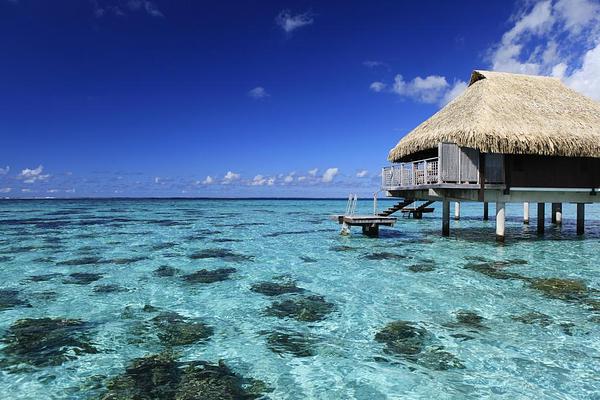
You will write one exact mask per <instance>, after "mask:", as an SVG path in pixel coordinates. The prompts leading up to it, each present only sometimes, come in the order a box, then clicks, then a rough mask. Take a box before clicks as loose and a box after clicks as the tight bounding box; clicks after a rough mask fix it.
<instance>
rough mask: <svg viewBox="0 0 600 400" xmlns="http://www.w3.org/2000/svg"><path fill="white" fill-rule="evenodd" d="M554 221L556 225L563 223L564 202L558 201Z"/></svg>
mask: <svg viewBox="0 0 600 400" xmlns="http://www.w3.org/2000/svg"><path fill="white" fill-rule="evenodd" d="M554 222H555V223H556V225H562V203H556V209H555V211H554Z"/></svg>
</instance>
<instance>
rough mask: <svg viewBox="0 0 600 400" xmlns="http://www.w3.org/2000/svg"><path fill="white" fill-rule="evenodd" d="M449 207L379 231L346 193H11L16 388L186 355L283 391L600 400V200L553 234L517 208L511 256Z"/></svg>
mask: <svg viewBox="0 0 600 400" xmlns="http://www.w3.org/2000/svg"><path fill="white" fill-rule="evenodd" d="M390 204H391V203H390ZM436 205H437V207H436V212H435V213H434V214H432V215H426V216H425V217H424V219H423V220H409V219H400V220H399V222H398V224H397V225H396V227H395V228H393V229H385V230H384V229H382V232H381V237H380V238H378V239H370V238H366V237H363V236H362V235H360V233H359V229H357V228H354V234H353V235H352V236H350V237H342V236H340V235H339V227H338V226H337V225H336V224H334V223H333V222H331V221H329V220H328V219H327V216H328V215H329V214H333V213H339V212H341V211H343V210H344V208H345V202H344V201H340V200H320V201H317V200H312V201H308V200H305V201H300V200H236V201H224V200H78V201H67V200H55V201H3V202H1V203H0V281H1V282H2V284H1V285H0V290H1V291H0V335H1V337H2V338H3V339H2V340H3V342H2V343H0V368H1V373H0V390H1V392H2V393H11V397H12V398H16V399H31V398H55V399H62V398H65V399H66V398H69V399H84V398H97V397H102V396H103V395H105V394H106V393H107V390H108V389H107V386H110V382H111V379H114V378H115V377H117V376H120V375H121V374H123V373H124V371H126V368H128V366H131V364H132V362H133V360H135V359H139V358H141V357H144V356H148V355H152V354H158V353H161V352H164V351H166V350H168V351H171V352H173V354H174V356H173V357H175V358H176V359H177V360H178V361H179V362H182V363H184V362H186V361H192V360H194V361H198V360H202V361H207V362H210V363H212V364H216V363H217V362H218V361H219V360H223V362H224V363H225V364H226V365H227V366H228V368H230V369H231V371H232V373H235V374H236V375H238V376H240V377H244V378H245V379H248V380H257V381H261V382H263V387H262V389H263V393H264V397H265V398H272V399H303V398H316V399H335V398H339V399H349V398H355V399H384V398H441V399H444V398H447V399H465V398H480V397H484V396H485V397H494V398H506V399H514V398H532V397H536V398H548V399H550V398H563V399H582V398H600V395H598V393H600V340H599V339H600V325H599V324H600V296H599V292H598V290H599V289H600V274H599V273H598V271H599V268H600V209H599V208H598V206H588V209H587V215H586V217H587V225H586V229H587V233H586V235H585V236H584V237H577V236H576V235H575V221H574V212H575V207H574V206H573V205H570V204H565V205H564V214H565V216H564V223H563V225H562V227H556V226H553V225H551V224H550V221H548V223H547V227H546V234H545V236H544V237H543V238H540V237H539V236H538V235H537V234H536V233H535V225H531V226H524V225H523V224H522V223H521V219H520V217H521V206H520V205H509V206H508V208H507V242H506V243H505V244H504V245H500V244H497V243H495V241H494V224H493V221H490V222H483V221H481V211H482V210H481V205H466V204H463V207H462V218H461V220H460V221H452V222H451V227H452V233H451V237H449V238H442V237H441V236H440V227H441V221H440V219H439V211H440V206H439V204H436ZM370 207H371V204H370V203H367V202H366V201H365V202H363V204H359V208H362V209H363V211H364V212H368V211H369V209H370ZM380 207H381V208H383V207H387V204H385V202H382V201H380ZM532 208H533V207H532ZM547 209H549V205H548V206H547ZM532 211H533V215H532V216H531V220H532V221H535V210H532ZM490 215H493V206H492V207H490ZM61 321H62V322H61ZM65 321H68V322H65ZM36 329H37V330H36ZM40 329H41V330H44V329H46V330H51V332H52V335H51V337H50V339H48V337H46V336H44V335H43V334H42V335H40V334H39V330H40ZM31 332H33V333H31ZM36 335H37V336H36ZM42 337H43V339H41V338H42ZM36 345H37V346H38V347H35V346H36ZM40 346H41V347H40Z"/></svg>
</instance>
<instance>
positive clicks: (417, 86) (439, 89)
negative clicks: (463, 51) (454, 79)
mask: <svg viewBox="0 0 600 400" xmlns="http://www.w3.org/2000/svg"><path fill="white" fill-rule="evenodd" d="M448 86H449V85H448V82H447V81H446V78H445V77H443V76H439V75H429V76H427V77H425V78H421V77H420V76H417V77H416V78H414V79H413V80H412V81H408V82H407V81H405V80H404V78H403V77H402V75H400V74H398V75H396V77H395V78H394V87H393V89H392V91H393V92H394V93H396V94H398V95H400V96H405V97H410V98H413V99H415V100H417V101H419V102H421V103H437V102H439V101H440V99H441V98H442V97H443V96H444V93H445V91H446V89H447V88H448Z"/></svg>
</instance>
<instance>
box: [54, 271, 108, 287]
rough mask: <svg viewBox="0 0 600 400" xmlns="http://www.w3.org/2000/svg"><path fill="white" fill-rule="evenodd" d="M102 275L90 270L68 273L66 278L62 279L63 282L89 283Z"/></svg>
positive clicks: (73, 283)
mask: <svg viewBox="0 0 600 400" xmlns="http://www.w3.org/2000/svg"><path fill="white" fill-rule="evenodd" d="M103 276H104V275H102V274H94V273H91V272H74V273H72V274H69V276H68V277H67V278H66V279H63V283H65V284H72V285H89V284H90V283H92V282H96V281H97V280H99V279H102V277H103Z"/></svg>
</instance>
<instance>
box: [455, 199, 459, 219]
mask: <svg viewBox="0 0 600 400" xmlns="http://www.w3.org/2000/svg"><path fill="white" fill-rule="evenodd" d="M454 219H455V220H457V221H458V220H459V219H460V201H457V202H455V203H454Z"/></svg>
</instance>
